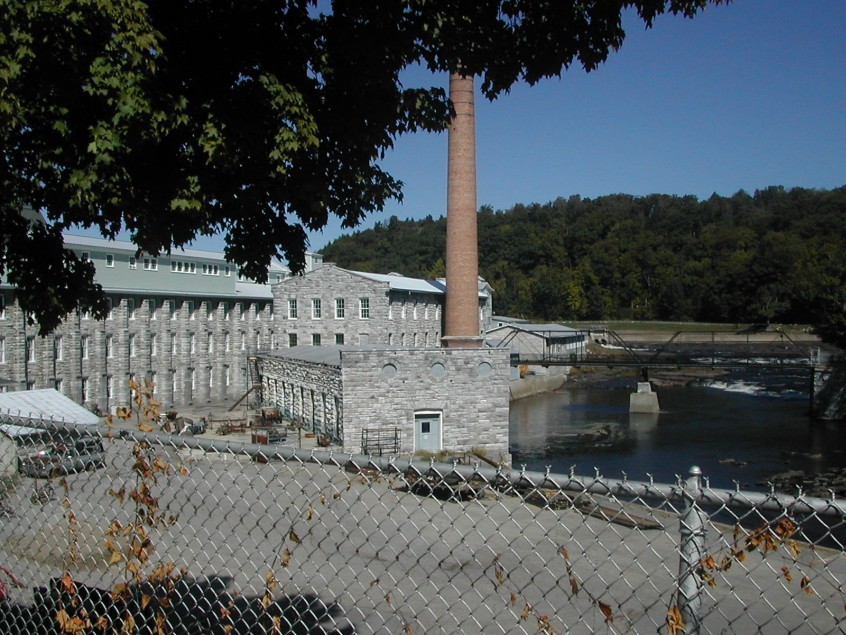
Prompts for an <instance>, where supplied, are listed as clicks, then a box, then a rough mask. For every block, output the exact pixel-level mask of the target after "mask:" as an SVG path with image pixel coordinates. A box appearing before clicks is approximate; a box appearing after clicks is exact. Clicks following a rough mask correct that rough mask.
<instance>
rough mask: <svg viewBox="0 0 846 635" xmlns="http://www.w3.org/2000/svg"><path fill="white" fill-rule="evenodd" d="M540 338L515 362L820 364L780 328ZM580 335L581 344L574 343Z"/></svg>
mask: <svg viewBox="0 0 846 635" xmlns="http://www.w3.org/2000/svg"><path fill="white" fill-rule="evenodd" d="M536 334H537V335H539V336H541V337H542V339H543V345H542V347H541V348H540V349H539V350H538V352H534V353H533V352H529V351H523V352H521V353H520V355H519V356H518V357H517V358H516V360H517V361H516V362H515V363H520V364H547V365H612V366H634V367H673V366H675V367H682V366H684V367H691V366H708V367H741V366H756V367H763V366H769V367H772V366H777V367H799V368H808V367H810V366H812V365H813V364H816V363H819V361H820V360H819V354H818V352H817V351H815V350H812V349H809V348H808V347H806V346H804V345H803V344H802V343H801V342H797V341H796V340H794V339H792V338H791V337H790V335H789V334H788V333H786V332H784V331H777V330H774V331H740V332H734V331H705V330H703V331H676V332H674V333H671V334H668V335H667V337H666V339H663V338H661V339H658V338H657V337H655V336H653V337H652V338H651V339H650V340H649V341H638V340H636V339H632V338H628V339H627V338H626V337H624V336H623V335H621V334H619V333H618V332H616V331H614V330H612V329H604V330H601V331H597V330H591V331H575V332H574V333H573V334H570V335H569V336H568V339H567V341H566V343H562V342H564V341H563V340H562V339H561V338H560V337H558V333H557V332H555V331H550V332H542V331H539V332H537V333H536ZM574 339H581V340H583V342H584V343H585V345H581V346H574V345H572V341H573V340H574Z"/></svg>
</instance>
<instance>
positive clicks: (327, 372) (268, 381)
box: [258, 355, 343, 444]
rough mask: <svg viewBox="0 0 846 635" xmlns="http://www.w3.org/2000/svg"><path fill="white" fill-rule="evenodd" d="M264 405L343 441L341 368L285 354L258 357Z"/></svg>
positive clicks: (336, 440) (310, 428)
mask: <svg viewBox="0 0 846 635" xmlns="http://www.w3.org/2000/svg"><path fill="white" fill-rule="evenodd" d="M258 370H259V374H260V375H261V378H262V405H264V406H273V407H276V408H279V409H280V411H281V412H282V413H283V414H284V415H285V417H286V418H287V419H288V420H289V421H300V422H301V423H302V425H303V427H304V428H305V429H306V430H313V431H314V432H318V433H321V434H325V435H328V436H329V437H331V438H332V439H333V441H335V442H336V443H339V444H341V443H342V442H343V429H342V427H341V422H342V407H341V370H340V368H338V367H337V366H329V365H325V364H315V363H311V362H305V361H300V360H296V359H290V358H285V357H276V356H270V355H262V356H260V357H259V358H258Z"/></svg>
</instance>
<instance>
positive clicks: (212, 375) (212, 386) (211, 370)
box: [209, 368, 214, 388]
mask: <svg viewBox="0 0 846 635" xmlns="http://www.w3.org/2000/svg"><path fill="white" fill-rule="evenodd" d="M209 388H214V369H212V368H209Z"/></svg>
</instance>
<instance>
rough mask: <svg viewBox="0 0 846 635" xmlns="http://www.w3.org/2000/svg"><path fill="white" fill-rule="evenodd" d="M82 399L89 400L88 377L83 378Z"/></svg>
mask: <svg viewBox="0 0 846 635" xmlns="http://www.w3.org/2000/svg"><path fill="white" fill-rule="evenodd" d="M82 401H83V402H85V401H88V378H87V377H83V378H82Z"/></svg>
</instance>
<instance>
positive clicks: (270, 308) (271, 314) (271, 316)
mask: <svg viewBox="0 0 846 635" xmlns="http://www.w3.org/2000/svg"><path fill="white" fill-rule="evenodd" d="M267 315H268V318H269V319H270V320H271V321H273V320H275V319H276V315H275V314H274V312H273V302H271V303H270V304H268V305H267Z"/></svg>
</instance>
